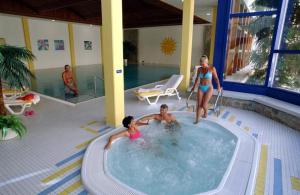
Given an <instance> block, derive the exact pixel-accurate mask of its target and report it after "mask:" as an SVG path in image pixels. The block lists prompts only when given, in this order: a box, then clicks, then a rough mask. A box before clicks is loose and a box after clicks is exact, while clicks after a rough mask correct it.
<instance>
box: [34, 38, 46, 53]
mask: <svg viewBox="0 0 300 195" xmlns="http://www.w3.org/2000/svg"><path fill="white" fill-rule="evenodd" d="M37 44H38V50H39V51H41V50H49V41H48V39H39V40H38V41H37Z"/></svg>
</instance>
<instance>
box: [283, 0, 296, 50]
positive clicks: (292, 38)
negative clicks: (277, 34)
mask: <svg viewBox="0 0 300 195" xmlns="http://www.w3.org/2000/svg"><path fill="white" fill-rule="evenodd" d="M280 49H291V50H300V0H291V2H290V4H288V7H287V13H286V17H285V23H284V30H283V36H282V40H281V47H280Z"/></svg>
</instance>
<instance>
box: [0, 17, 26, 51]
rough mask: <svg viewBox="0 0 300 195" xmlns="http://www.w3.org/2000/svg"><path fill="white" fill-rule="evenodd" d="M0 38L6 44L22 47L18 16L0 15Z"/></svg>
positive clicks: (20, 23) (21, 29)
mask: <svg viewBox="0 0 300 195" xmlns="http://www.w3.org/2000/svg"><path fill="white" fill-rule="evenodd" d="M0 38H4V39H5V41H6V44H9V45H14V46H22V47H24V46H25V42H24V34H23V27H22V20H21V18H20V17H18V16H10V15H0Z"/></svg>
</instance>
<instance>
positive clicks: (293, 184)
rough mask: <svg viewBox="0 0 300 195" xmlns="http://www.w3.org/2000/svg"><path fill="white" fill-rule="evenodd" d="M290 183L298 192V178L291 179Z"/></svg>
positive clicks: (299, 184) (299, 182)
mask: <svg viewBox="0 0 300 195" xmlns="http://www.w3.org/2000/svg"><path fill="white" fill-rule="evenodd" d="M291 183H292V187H293V189H294V190H297V191H299V192H300V178H297V177H291Z"/></svg>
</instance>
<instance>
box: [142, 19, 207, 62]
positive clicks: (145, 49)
mask: <svg viewBox="0 0 300 195" xmlns="http://www.w3.org/2000/svg"><path fill="white" fill-rule="evenodd" d="M138 36H139V37H138V56H139V59H138V61H139V62H140V63H141V62H142V61H144V62H145V63H156V64H165V65H175V66H178V65H179V64H180V52H181V26H165V27H149V28H140V29H139V33H138ZM166 37H172V38H173V39H174V40H175V42H176V50H175V52H174V53H173V54H172V55H165V54H164V53H162V52H161V49H160V43H161V42H162V41H163V40H164V39H165V38H166ZM202 40H203V26H201V25H194V30H193V50H192V64H198V62H199V58H200V57H201V55H203V53H202V52H203V41H202Z"/></svg>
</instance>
